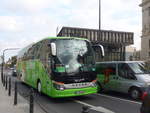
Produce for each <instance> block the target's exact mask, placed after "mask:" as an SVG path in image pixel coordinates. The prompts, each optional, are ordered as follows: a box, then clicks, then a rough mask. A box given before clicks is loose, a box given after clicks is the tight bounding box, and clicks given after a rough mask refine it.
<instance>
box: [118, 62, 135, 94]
mask: <svg viewBox="0 0 150 113" xmlns="http://www.w3.org/2000/svg"><path fill="white" fill-rule="evenodd" d="M132 73H133V72H132V70H131V69H130V68H129V66H128V65H127V63H120V64H118V75H119V78H118V80H119V81H118V82H119V84H120V85H119V87H118V91H119V92H124V93H128V90H129V88H130V86H132V84H133V83H134V82H135V79H136V78H135V76H134V74H132Z"/></svg>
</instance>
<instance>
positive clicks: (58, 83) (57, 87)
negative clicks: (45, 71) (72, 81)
mask: <svg viewBox="0 0 150 113" xmlns="http://www.w3.org/2000/svg"><path fill="white" fill-rule="evenodd" d="M53 86H54V88H55V89H57V90H64V89H65V86H64V84H63V83H60V82H53Z"/></svg>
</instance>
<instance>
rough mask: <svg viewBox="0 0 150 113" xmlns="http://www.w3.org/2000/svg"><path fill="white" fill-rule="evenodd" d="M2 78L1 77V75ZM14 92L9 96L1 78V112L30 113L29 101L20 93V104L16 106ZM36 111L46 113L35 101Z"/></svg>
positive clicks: (36, 112)
mask: <svg viewBox="0 0 150 113" xmlns="http://www.w3.org/2000/svg"><path fill="white" fill-rule="evenodd" d="M0 78H1V77H0ZM13 103H14V92H13V91H12V94H11V96H10V97H9V96H8V90H7V91H6V90H5V87H3V85H2V83H1V79H0V113H29V102H28V101H27V100H25V99H24V98H23V97H22V96H20V95H19V94H18V104H17V105H16V106H14V104H13ZM34 113H44V112H43V111H42V110H41V109H40V108H39V107H38V106H37V104H36V103H34Z"/></svg>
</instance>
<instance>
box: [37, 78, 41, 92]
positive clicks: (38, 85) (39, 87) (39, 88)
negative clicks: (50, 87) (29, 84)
mask: <svg viewBox="0 0 150 113" xmlns="http://www.w3.org/2000/svg"><path fill="white" fill-rule="evenodd" d="M37 90H38V92H39V93H41V82H40V81H39V82H38V84H37Z"/></svg>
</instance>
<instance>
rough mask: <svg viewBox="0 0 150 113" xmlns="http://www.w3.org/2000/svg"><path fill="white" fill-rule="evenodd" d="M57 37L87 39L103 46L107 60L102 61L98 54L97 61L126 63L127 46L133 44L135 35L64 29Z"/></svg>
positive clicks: (108, 31) (71, 28) (95, 30)
mask: <svg viewBox="0 0 150 113" xmlns="http://www.w3.org/2000/svg"><path fill="white" fill-rule="evenodd" d="M57 36H63V37H81V38H87V39H89V40H90V41H91V42H92V44H93V45H95V44H101V45H103V46H104V49H105V58H104V59H101V57H100V55H99V53H96V54H95V56H96V61H124V60H126V55H125V53H126V46H128V45H131V44H133V36H134V34H133V33H132V32H119V31H112V30H100V31H99V30H98V29H87V28H76V27H63V28H62V29H60V30H59V32H58V33H57Z"/></svg>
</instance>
